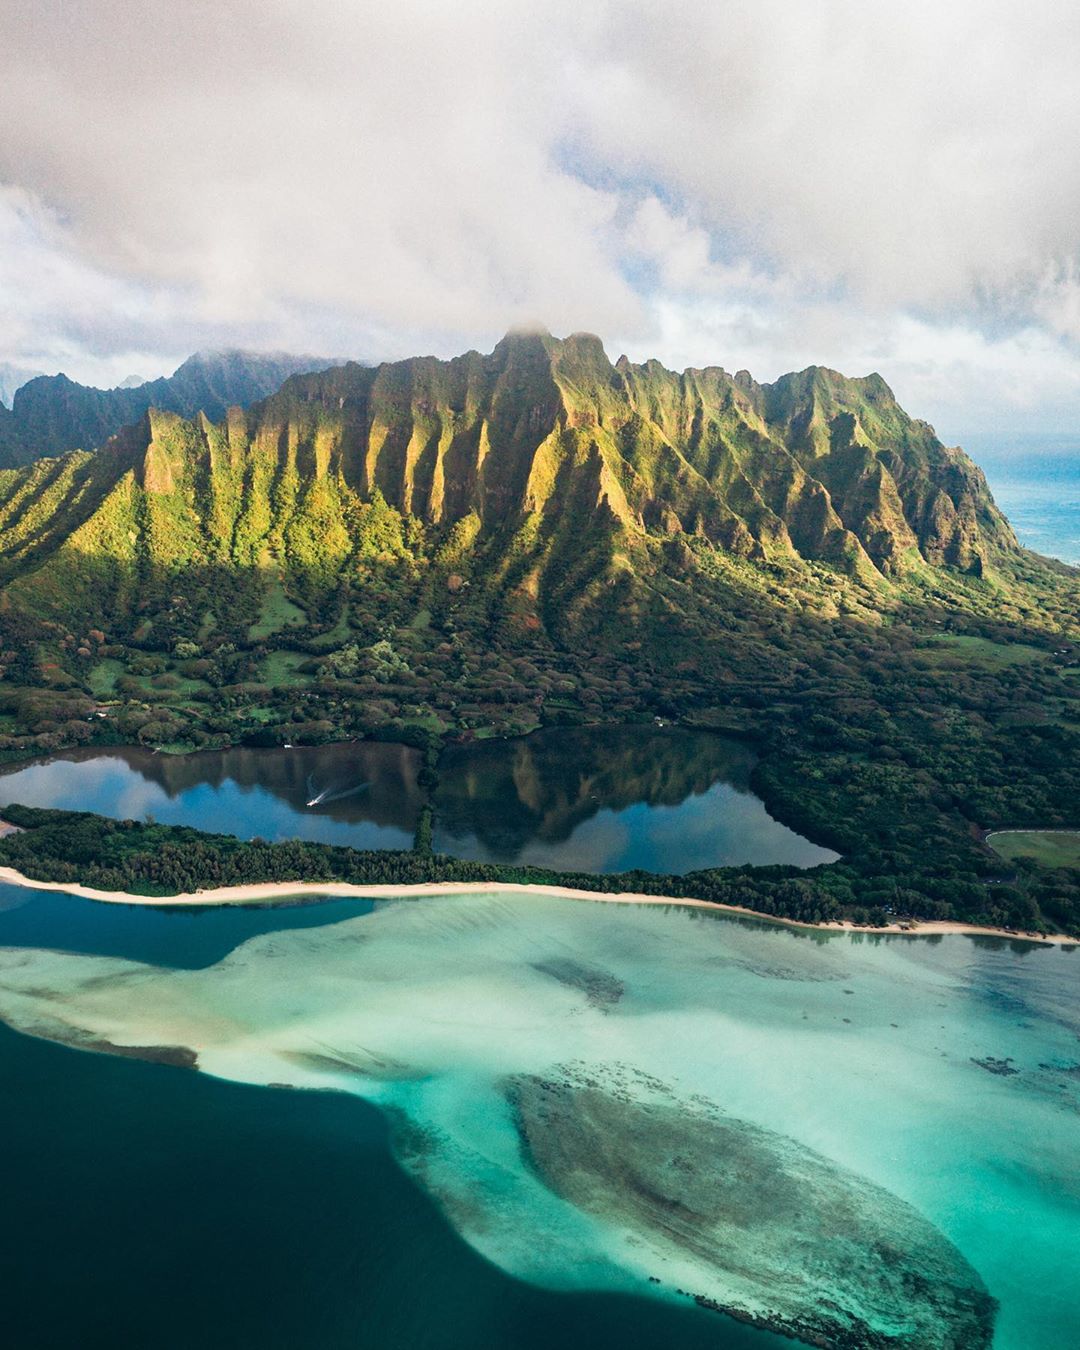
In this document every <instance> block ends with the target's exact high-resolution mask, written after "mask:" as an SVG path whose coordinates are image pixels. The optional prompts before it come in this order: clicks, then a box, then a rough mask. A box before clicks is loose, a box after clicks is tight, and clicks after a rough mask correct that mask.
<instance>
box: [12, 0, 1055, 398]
mask: <svg viewBox="0 0 1080 1350" xmlns="http://www.w3.org/2000/svg"><path fill="white" fill-rule="evenodd" d="M0 4H3V6H4V8H5V9H6V10H7V11H8V14H7V22H6V23H5V44H4V46H3V49H2V50H0V117H2V118H3V122H4V126H5V135H4V137H3V138H2V139H0V184H3V185H6V186H4V188H3V191H2V192H0V242H2V243H3V244H4V245H5V248H4V254H5V257H4V258H3V260H0V298H2V301H3V303H2V305H0V315H2V317H0V357H2V358H7V359H11V360H20V361H22V362H23V363H28V362H33V363H34V364H37V365H42V364H51V365H53V366H55V365H56V364H57V363H58V362H59V361H61V360H67V361H68V363H69V365H71V366H72V367H73V370H72V373H83V374H85V373H87V372H95V371H103V372H104V371H108V372H112V373H114V374H115V376H116V377H117V378H119V375H120V374H121V373H126V372H127V369H129V368H132V367H135V368H138V369H145V370H150V369H151V368H155V369H159V368H162V366H163V365H167V364H168V363H170V362H174V361H175V360H178V359H180V358H181V357H182V356H183V355H184V354H185V353H186V352H187V351H188V350H190V349H192V348H193V347H194V346H198V345H223V344H224V343H226V342H234V343H239V344H243V345H250V346H261V347H291V348H293V349H298V348H299V349H304V350H312V351H321V352H324V353H326V354H335V355H336V354H339V353H350V354H356V355H360V356H367V357H383V356H398V355H405V354H409V353H412V352H415V351H421V350H433V351H438V352H442V353H449V352H451V351H455V350H459V349H461V348H462V347H464V346H467V345H472V344H477V345H486V344H490V342H491V341H492V340H493V339H494V338H496V337H497V336H498V335H499V334H500V333H501V331H502V330H504V329H505V328H506V327H508V326H510V325H511V324H518V323H527V322H543V323H545V324H547V325H548V326H550V327H551V328H552V329H553V330H555V331H569V330H572V329H574V328H582V327H584V328H590V329H594V330H597V331H600V332H601V333H603V334H604V335H605V336H607V337H609V338H611V339H618V340H620V341H622V342H623V343H624V344H625V345H626V346H627V347H628V348H630V349H631V353H632V354H635V355H638V354H642V355H643V354H646V351H651V354H656V355H659V356H660V357H661V358H662V359H665V360H667V361H669V362H672V361H677V362H679V363H682V362H689V363H693V364H705V363H707V362H711V361H719V362H722V363H723V364H725V365H728V366H730V367H735V366H737V365H742V364H745V365H748V366H751V368H752V369H754V371H755V373H756V374H759V375H766V376H767V375H771V374H775V373H777V372H778V369H779V368H780V367H781V366H782V365H783V364H784V363H785V362H789V361H790V362H794V363H796V364H797V363H798V362H800V361H801V363H802V364H807V363H808V362H809V361H811V360H819V361H822V362H825V363H828V364H832V365H836V366H841V367H842V366H845V365H847V366H848V367H849V368H852V369H855V370H856V371H858V370H860V369H861V365H860V364H859V363H860V362H862V361H864V360H868V359H873V360H874V363H875V364H877V365H878V366H879V367H880V368H881V369H882V372H883V373H884V374H885V375H886V377H887V378H890V379H891V380H892V381H893V382H894V383H895V384H897V386H898V388H899V389H900V390H901V391H902V392H903V391H904V386H905V385H907V386H908V387H910V389H911V390H912V394H913V396H914V398H915V399H918V398H920V397H923V396H924V394H925V395H927V396H929V398H930V400H931V409H930V411H931V412H932V413H934V412H936V409H937V408H943V407H948V408H950V409H951V408H952V407H953V406H954V405H957V406H958V407H959V408H960V411H961V413H962V411H963V407H965V406H966V407H967V408H968V409H969V410H972V409H975V408H977V407H981V400H982V399H983V398H984V397H986V396H989V397H991V398H993V399H997V400H998V401H999V402H1000V404H1001V406H1002V407H1003V408H1005V409H1008V408H1009V407H1010V406H1012V405H1014V404H1016V405H1017V406H1019V403H1018V400H1019V401H1022V400H1023V398H1024V397H1026V396H1027V395H1026V394H1025V390H1027V391H1029V392H1030V390H1032V389H1038V390H1040V391H1041V394H1042V395H1043V396H1045V397H1047V398H1049V399H1050V400H1051V402H1052V403H1053V406H1054V408H1055V409H1060V410H1061V415H1062V416H1068V415H1073V416H1075V414H1076V413H1080V393H1078V391H1077V388H1076V380H1075V376H1074V374H1073V369H1074V366H1075V364H1076V360H1077V357H1076V344H1077V343H1080V280H1078V278H1080V150H1078V149H1077V148H1076V147H1077V145H1080V138H1077V136H1076V134H1075V133H1076V129H1077V124H1078V121H1080V83H1078V82H1077V81H1076V78H1075V70H1076V69H1077V65H1078V59H1080V11H1073V10H1072V9H1070V8H1069V7H1067V6H1062V5H1060V4H1057V3H1051V2H1048V0H1032V2H1031V3H1028V4H1026V5H1024V6H1023V7H1020V6H1018V5H1016V4H1015V3H1005V0H981V3H977V4H976V3H973V0H955V3H953V4H950V5H941V4H940V3H937V4H930V3H928V0H909V2H908V3H907V4H905V5H903V6H901V5H898V4H895V3H886V2H885V0H857V2H856V0H823V2H822V3H818V4H815V5H806V4H803V3H800V2H799V0H672V3H669V4H665V5H663V6H658V5H655V4H649V3H644V0H621V3H619V4H617V5H616V4H614V3H611V2H609V0H592V3H588V2H587V3H584V4H582V3H580V0H576V3H571V2H570V0H547V3H545V4H543V5H534V4H526V3H524V0H517V2H514V0H463V2H462V3H459V4H457V5H455V6H450V5H448V4H446V3H444V2H443V0H409V2H408V3H404V2H403V3H401V4H398V5H394V6H387V5H376V4H374V3H356V4H350V5H343V4H341V3H340V2H339V0H306V2H305V3H300V0H217V3H210V2H209V0H190V3H187V4H184V5H176V4H173V3H171V0H170V2H169V3H164V2H163V0H144V3H143V4H140V5H138V6H132V5H130V4H129V3H127V0H69V3H67V4H65V5H63V6H60V5H51V4H50V5H37V6H18V5H16V4H15V3H14V0H0ZM649 344H654V345H653V346H652V347H651V348H650V347H649ZM930 352H934V353H936V354H937V357H936V358H935V359H937V360H939V362H940V364H939V365H938V366H937V367H936V371H937V373H936V374H935V373H934V372H933V371H929V370H928V369H927V368H926V360H925V355H926V354H927V353H930ZM920 353H922V355H920ZM852 363H855V364H854V365H853V364H852ZM1014 363H1015V364H1014ZM945 370H947V371H948V372H949V375H948V381H949V382H950V383H948V385H947V386H946V383H945V381H944V380H943V378H942V375H941V372H942V371H945ZM990 372H993V373H992V374H990ZM935 388H937V389H938V391H939V393H938V394H937V395H935V394H934V389H935ZM935 398H936V399H937V402H936V403H935V402H934V399H935ZM957 400H959V404H957ZM914 406H915V408H916V410H921V409H920V408H919V405H918V403H917V402H915V405H914ZM1069 409H1071V410H1072V412H1071V414H1070V413H1069V411H1068V410H1069ZM950 415H951V413H950ZM1055 415H1057V414H1056V413H1055Z"/></svg>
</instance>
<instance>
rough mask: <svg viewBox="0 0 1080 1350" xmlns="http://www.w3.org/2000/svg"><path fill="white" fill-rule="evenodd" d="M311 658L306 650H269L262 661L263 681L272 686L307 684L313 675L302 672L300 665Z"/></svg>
mask: <svg viewBox="0 0 1080 1350" xmlns="http://www.w3.org/2000/svg"><path fill="white" fill-rule="evenodd" d="M310 660H311V658H310V657H309V656H308V655H306V654H305V653H304V652H268V653H267V654H266V657H265V659H264V660H263V663H262V682H263V683H264V684H268V685H270V686H271V688H276V687H279V686H281V685H295V684H307V683H308V681H309V680H310V679H311V676H310V675H303V674H301V673H300V671H299V669H298V667H299V666H302V665H303V664H304V662H305V661H310Z"/></svg>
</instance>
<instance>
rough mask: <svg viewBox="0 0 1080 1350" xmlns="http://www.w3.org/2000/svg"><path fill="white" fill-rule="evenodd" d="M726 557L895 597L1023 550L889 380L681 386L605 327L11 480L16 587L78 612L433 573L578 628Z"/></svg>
mask: <svg viewBox="0 0 1080 1350" xmlns="http://www.w3.org/2000/svg"><path fill="white" fill-rule="evenodd" d="M189 364H190V363H189ZM184 369H186V367H185V368H182V370H184ZM36 383H37V384H40V383H41V382H40V381H39V382H36ZM72 387H73V388H75V387H74V386H72ZM148 388H150V386H143V390H145V389H148ZM34 389H35V384H34V383H32V384H31V385H29V386H27V387H26V388H25V389H24V390H21V391H20V395H19V399H18V400H17V408H16V412H18V411H19V408H20V406H21V407H23V408H29V406H30V403H29V400H32V398H33V397H35V394H34ZM114 393H115V394H116V396H117V397H118V398H119V397H121V396H122V397H124V398H135V397H136V396H137V397H139V398H142V397H143V391H141V390H140V391H136V390H120V391H114ZM112 396H113V395H109V397H112ZM200 397H201V395H200ZM204 403H205V399H204ZM701 550H704V551H705V554H706V555H710V556H717V555H719V554H724V555H727V556H728V557H733V558H734V559H735V560H739V559H743V560H746V561H750V562H756V563H764V564H768V563H774V562H775V563H780V564H790V563H796V564H799V563H802V562H808V563H811V564H815V565H816V564H820V563H825V564H829V565H831V566H833V567H835V568H836V569H837V570H838V571H840V572H841V573H843V574H844V575H846V576H848V577H850V578H852V579H853V580H856V581H857V582H858V583H859V584H861V585H864V586H869V587H871V588H876V587H878V586H879V583H881V582H882V581H883V580H885V579H894V578H895V579H902V578H904V577H912V578H922V579H924V580H926V579H930V580H931V581H933V579H934V577H935V575H936V572H935V571H931V570H930V569H939V568H946V567H947V568H948V569H950V571H951V572H952V573H953V574H954V575H955V574H956V573H960V574H969V575H975V576H981V575H982V574H983V572H984V570H985V569H986V568H987V567H988V566H989V567H993V566H994V564H995V562H999V561H1002V560H1007V559H1009V558H1012V557H1015V556H1017V553H1018V550H1017V545H1016V542H1015V539H1014V537H1013V534H1012V531H1011V530H1010V529H1009V526H1008V524H1007V523H1006V521H1005V520H1004V518H1003V517H1002V516H1001V514H1000V513H999V512H998V510H997V508H996V507H995V506H994V504H993V501H992V499H991V497H990V494H989V491H988V489H987V487H986V483H985V480H984V478H983V476H982V473H981V472H980V471H979V469H978V468H977V467H976V466H975V465H974V464H973V463H972V462H971V461H970V460H969V459H968V458H967V456H965V455H964V454H963V453H962V452H961V451H959V450H949V449H946V448H945V447H944V446H943V445H942V444H941V443H940V442H939V441H938V440H937V438H936V437H935V435H934V433H933V431H932V429H931V428H930V427H929V426H928V425H927V424H926V423H923V422H918V421H915V420H913V419H912V418H910V417H908V416H907V414H906V413H905V412H904V411H903V410H902V409H901V408H900V407H899V406H898V405H897V403H896V401H895V399H894V398H893V396H892V394H891V392H890V391H889V389H888V387H887V386H886V384H885V383H884V381H883V380H882V379H881V378H880V377H879V376H876V375H871V376H868V377H866V378H865V379H859V380H849V379H846V378H844V377H843V376H841V375H838V374H836V373H835V372H832V371H827V370H823V369H820V368H811V369H809V370H806V371H803V372H802V373H800V374H798V375H790V376H785V377H784V378H783V379H781V380H778V381H777V382H776V383H775V384H773V385H759V384H756V383H755V382H754V381H753V380H752V379H751V378H750V377H749V376H748V375H747V374H746V373H745V372H740V373H739V374H738V375H736V376H734V377H733V376H730V375H728V374H727V373H726V372H724V371H723V370H721V369H719V368H710V369H706V370H688V371H686V372H684V373H683V374H681V375H678V374H674V373H672V372H671V371H668V370H665V369H664V368H663V367H662V366H660V365H659V364H658V363H656V362H652V361H651V362H648V363H646V364H645V365H634V364H632V363H631V362H629V361H627V360H626V359H625V358H621V359H620V360H619V361H618V362H617V363H616V364H614V365H613V364H612V363H611V362H610V361H609V360H608V358H607V356H606V354H605V352H604V349H603V347H602V346H601V343H600V341H599V339H597V338H595V337H592V336H589V335H587V334H578V335H575V336H573V337H570V338H567V339H565V340H563V341H560V340H557V339H555V338H553V337H550V336H548V335H539V334H527V335H520V334H519V335H511V336H508V337H507V338H505V339H504V340H503V341H502V342H500V343H499V345H498V346H497V347H496V348H495V350H494V351H493V352H492V353H491V354H490V355H488V356H482V355H480V354H479V353H476V352H469V353H467V354H465V355H464V356H461V357H457V358H455V359H454V360H452V361H440V360H436V359H434V358H418V359H415V360H409V361H401V362H395V363H392V364H387V365H383V366H379V367H375V368H366V367H361V366H358V365H355V364H348V365H346V366H343V367H340V368H335V369H331V370H328V371H324V372H322V373H319V374H311V375H303V376H296V377H293V378H292V379H290V380H288V381H287V382H286V383H285V384H284V386H283V387H282V388H281V389H280V390H279V391H278V392H277V393H276V394H275V395H273V396H272V397H271V398H268V399H266V400H265V401H264V402H262V403H260V404H257V405H256V406H254V407H252V408H251V409H249V410H248V411H247V412H244V411H241V410H240V409H238V408H232V409H231V410H230V411H229V413H228V416H227V418H226V420H224V421H221V422H216V423H215V422H214V421H213V420H212V419H211V418H209V417H207V416H204V415H202V414H200V416H199V417H198V418H197V419H195V420H194V421H191V420H186V419H185V418H184V417H182V416H179V415H177V414H176V413H173V412H167V411H159V410H157V409H154V410H152V411H150V412H149V413H147V414H146V415H145V416H144V417H143V419H142V420H141V421H140V422H138V423H137V424H136V425H133V426H131V427H128V428H127V429H125V430H124V431H123V432H121V433H120V434H118V435H117V436H115V437H114V438H113V439H112V440H111V441H110V442H109V443H108V444H107V445H106V446H105V448H104V449H103V450H101V451H99V452H98V453H97V454H96V455H93V456H90V455H78V454H75V455H68V456H66V457H64V458H62V459H59V460H50V461H44V462H41V463H38V464H35V465H32V466H29V467H27V468H26V469H24V470H22V471H20V472H18V473H11V474H7V475H3V476H0V577H2V578H3V579H5V580H8V581H11V580H12V579H14V578H17V580H16V582H15V586H14V587H13V588H9V595H10V596H11V598H12V599H15V600H16V601H17V602H18V603H19V604H20V605H22V606H25V607H28V608H30V609H31V610H33V611H36V612H38V613H39V614H49V615H55V616H56V617H65V616H67V615H68V614H70V613H71V612H72V609H73V606H76V607H77V608H79V612H80V614H82V615H85V614H86V613H93V614H97V613H100V612H102V611H103V610H105V609H107V610H108V612H109V613H111V614H113V615H115V614H117V613H119V614H123V613H125V612H128V611H130V609H131V607H132V606H133V605H135V604H141V605H142V606H143V608H147V607H148V606H147V602H148V600H151V602H152V596H151V595H150V590H151V588H152V586H153V585H154V584H158V585H160V587H162V588H164V589H168V588H173V589H175V585H176V581H175V579H176V578H179V577H182V576H183V575H184V574H185V573H186V574H187V575H188V576H190V575H191V573H192V571H193V569H195V568H206V567H209V568H220V569H222V570H223V571H224V572H226V573H232V574H233V575H234V576H235V575H239V574H259V578H257V582H256V587H255V589H256V590H258V589H259V588H260V587H261V586H263V585H265V583H266V580H267V578H268V577H270V576H271V575H272V574H276V575H277V576H278V577H279V578H280V579H281V580H282V581H283V582H284V584H285V586H286V589H287V590H289V591H290V593H291V594H292V596H293V598H298V599H299V600H300V603H301V604H304V605H305V607H306V608H310V604H311V603H314V604H316V606H317V605H318V603H319V597H320V596H322V597H325V596H327V595H328V594H330V593H333V592H337V591H340V588H341V586H342V585H346V586H347V585H349V584H350V583H353V582H355V581H356V580H357V579H363V578H364V577H365V576H366V575H368V574H369V573H370V570H371V568H372V566H376V567H377V568H378V569H381V570H382V571H383V572H384V573H385V572H386V570H387V569H388V568H389V569H390V570H391V571H392V570H393V569H394V568H395V567H396V568H397V569H398V571H401V572H405V573H409V572H410V571H411V572H412V574H415V571H416V569H417V568H418V567H419V568H429V567H430V566H431V565H432V564H434V565H435V567H436V568H441V576H442V584H443V586H444V588H445V586H447V585H448V586H449V587H450V589H451V590H454V589H455V588H460V587H462V586H465V585H468V584H469V581H470V570H469V569H470V565H472V564H475V565H476V571H477V573H478V574H480V573H482V575H483V580H484V584H485V585H486V586H488V587H489V588H490V587H492V586H494V587H496V588H497V589H498V591H499V594H500V605H501V610H500V614H499V615H498V616H494V617H498V618H500V619H504V618H505V617H506V616H507V615H510V616H511V617H516V618H517V620H518V621H519V622H520V624H521V626H523V627H524V628H526V629H528V628H529V627H534V628H546V629H549V630H550V629H552V628H553V627H554V628H556V629H563V630H565V629H566V628H568V627H569V628H572V627H573V624H574V621H575V618H576V617H578V616H579V615H580V614H581V613H582V612H584V611H586V610H588V609H589V607H590V605H593V602H594V601H596V600H597V599H599V598H600V597H602V596H604V595H606V596H607V607H608V608H610V604H611V596H612V591H611V588H612V587H615V588H621V590H623V591H625V590H626V588H627V587H628V586H629V587H630V588H631V589H633V585H634V584H635V583H634V578H636V579H640V578H641V577H643V576H648V575H650V574H653V573H656V572H658V571H664V572H665V573H666V574H669V575H675V576H680V575H681V576H683V577H684V578H685V577H687V576H689V575H691V574H693V573H694V572H695V571H696V570H697V569H698V561H697V560H698V557H699V555H700V552H701ZM444 593H445V589H444ZM305 597H306V599H305ZM76 602H77V605H76ZM106 602H107V604H106ZM149 607H150V608H151V609H152V608H153V607H154V606H153V604H152V603H151V604H150V605H149ZM593 608H596V606H595V605H593ZM600 608H603V606H601V607H600Z"/></svg>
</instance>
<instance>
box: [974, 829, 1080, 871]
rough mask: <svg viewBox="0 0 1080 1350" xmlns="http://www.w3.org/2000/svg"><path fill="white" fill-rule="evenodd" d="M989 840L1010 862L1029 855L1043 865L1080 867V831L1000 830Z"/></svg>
mask: <svg viewBox="0 0 1080 1350" xmlns="http://www.w3.org/2000/svg"><path fill="white" fill-rule="evenodd" d="M986 842H987V843H988V844H989V845H990V847H991V848H992V849H993V850H994V852H995V853H997V854H998V855H999V856H1000V857H1002V858H1005V859H1006V860H1007V861H1008V862H1015V861H1016V859H1017V858H1024V857H1026V858H1034V859H1035V861H1036V862H1037V863H1038V864H1039V865H1040V866H1041V867H1080V830H999V831H996V832H995V833H994V834H991V835H989V836H988V837H987V840H986Z"/></svg>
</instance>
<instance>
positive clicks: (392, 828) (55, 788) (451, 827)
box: [0, 727, 836, 872]
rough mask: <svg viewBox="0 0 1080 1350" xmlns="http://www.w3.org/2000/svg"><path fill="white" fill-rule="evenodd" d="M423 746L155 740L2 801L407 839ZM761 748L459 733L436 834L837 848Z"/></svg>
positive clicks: (533, 845)
mask: <svg viewBox="0 0 1080 1350" xmlns="http://www.w3.org/2000/svg"><path fill="white" fill-rule="evenodd" d="M419 762H420V761H419V756H418V754H417V752H416V751H415V750H411V749H409V748H408V747H407V746H401V745H384V744H376V743H372V742H360V743H355V744H350V745H329V746H316V747H306V748H297V749H295V750H245V749H232V750H221V751H209V752H204V753H201V754H196V755H184V756H173V755H156V754H153V753H152V752H150V751H145V750H134V749H125V750H109V751H92V752H76V753H74V754H69V755H61V756H57V757H56V758H53V759H51V760H47V761H43V762H41V763H38V764H31V765H27V766H23V767H21V768H15V769H13V770H9V771H8V772H6V773H4V774H3V775H2V776H0V805H2V804H4V803H7V802H9V801H17V802H22V803H24V804H27V805H31V806H58V807H64V808H67V809H71V810H82V811H97V812H100V813H101V814H103V815H109V816H118V817H120V818H125V819H134V820H138V819H141V818H142V817H144V816H145V815H147V814H150V815H152V816H154V818H155V819H157V820H160V821H163V822H166V823H168V824H173V825H193V826H196V827H197V828H199V829H204V830H216V831H226V832H228V833H231V834H236V835H239V836H240V837H241V838H251V837H252V836H256V835H258V836H260V837H262V838H264V839H289V838H297V837H299V838H302V839H314V840H318V841H320V842H323V843H333V844H350V845H352V846H353V847H354V848H410V847H411V846H412V841H413V832H414V831H415V829H416V821H417V817H418V815H419V812H420V808H421V806H422V804H423V796H422V794H421V792H420V790H419V788H418V787H417V772H418V769H419ZM753 762H754V761H753V755H752V753H751V752H750V751H749V749H748V748H747V747H746V746H745V745H743V744H742V743H740V742H738V741H732V740H727V739H725V738H723V737H721V736H713V735H710V734H708V733H705V732H698V733H694V732H687V731H681V730H678V729H671V730H654V729H653V728H647V727H604V728H595V729H594V728H588V729H581V730H566V731H555V732H545V733H539V734H537V735H535V736H529V737H526V738H524V739H521V740H515V741H481V742H476V743H474V744H473V745H471V746H461V747H456V748H452V749H451V750H449V751H448V752H447V753H446V754H445V755H444V757H443V760H442V762H441V764H440V781H439V790H438V796H437V798H436V801H435V811H436V817H435V818H436V828H435V841H434V842H435V847H436V848H437V849H438V850H439V851H442V852H447V853H452V854H455V855H457V856H458V857H464V858H479V859H484V860H495V861H505V862H514V861H521V862H529V863H536V864H541V865H546V866H551V867H557V868H564V869H574V868H582V869H585V870H588V871H596V872H615V871H623V870H625V869H628V868H634V867H641V868H645V869H647V870H651V871H664V872H667V871H674V872H687V871H691V870H693V869H694V868H697V867H709V866H723V865H728V864H740V863H790V864H794V865H796V866H800V867H811V866H814V865H815V864H817V863H820V862H827V861H829V860H831V859H833V858H835V857H836V854H835V853H832V852H830V851H829V850H828V849H824V848H820V847H818V846H817V845H816V844H813V843H811V842H810V841H809V840H807V839H804V838H802V836H800V835H798V834H796V833H795V832H794V831H792V830H789V829H788V828H787V827H786V826H784V825H781V824H780V823H779V822H778V821H776V820H774V819H773V818H772V817H771V816H770V815H769V814H768V812H767V811H766V810H765V808H764V806H763V805H762V803H761V801H760V799H759V798H758V797H756V796H755V795H754V793H753V792H752V791H751V790H750V787H749V778H750V771H751V768H752V767H753Z"/></svg>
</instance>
